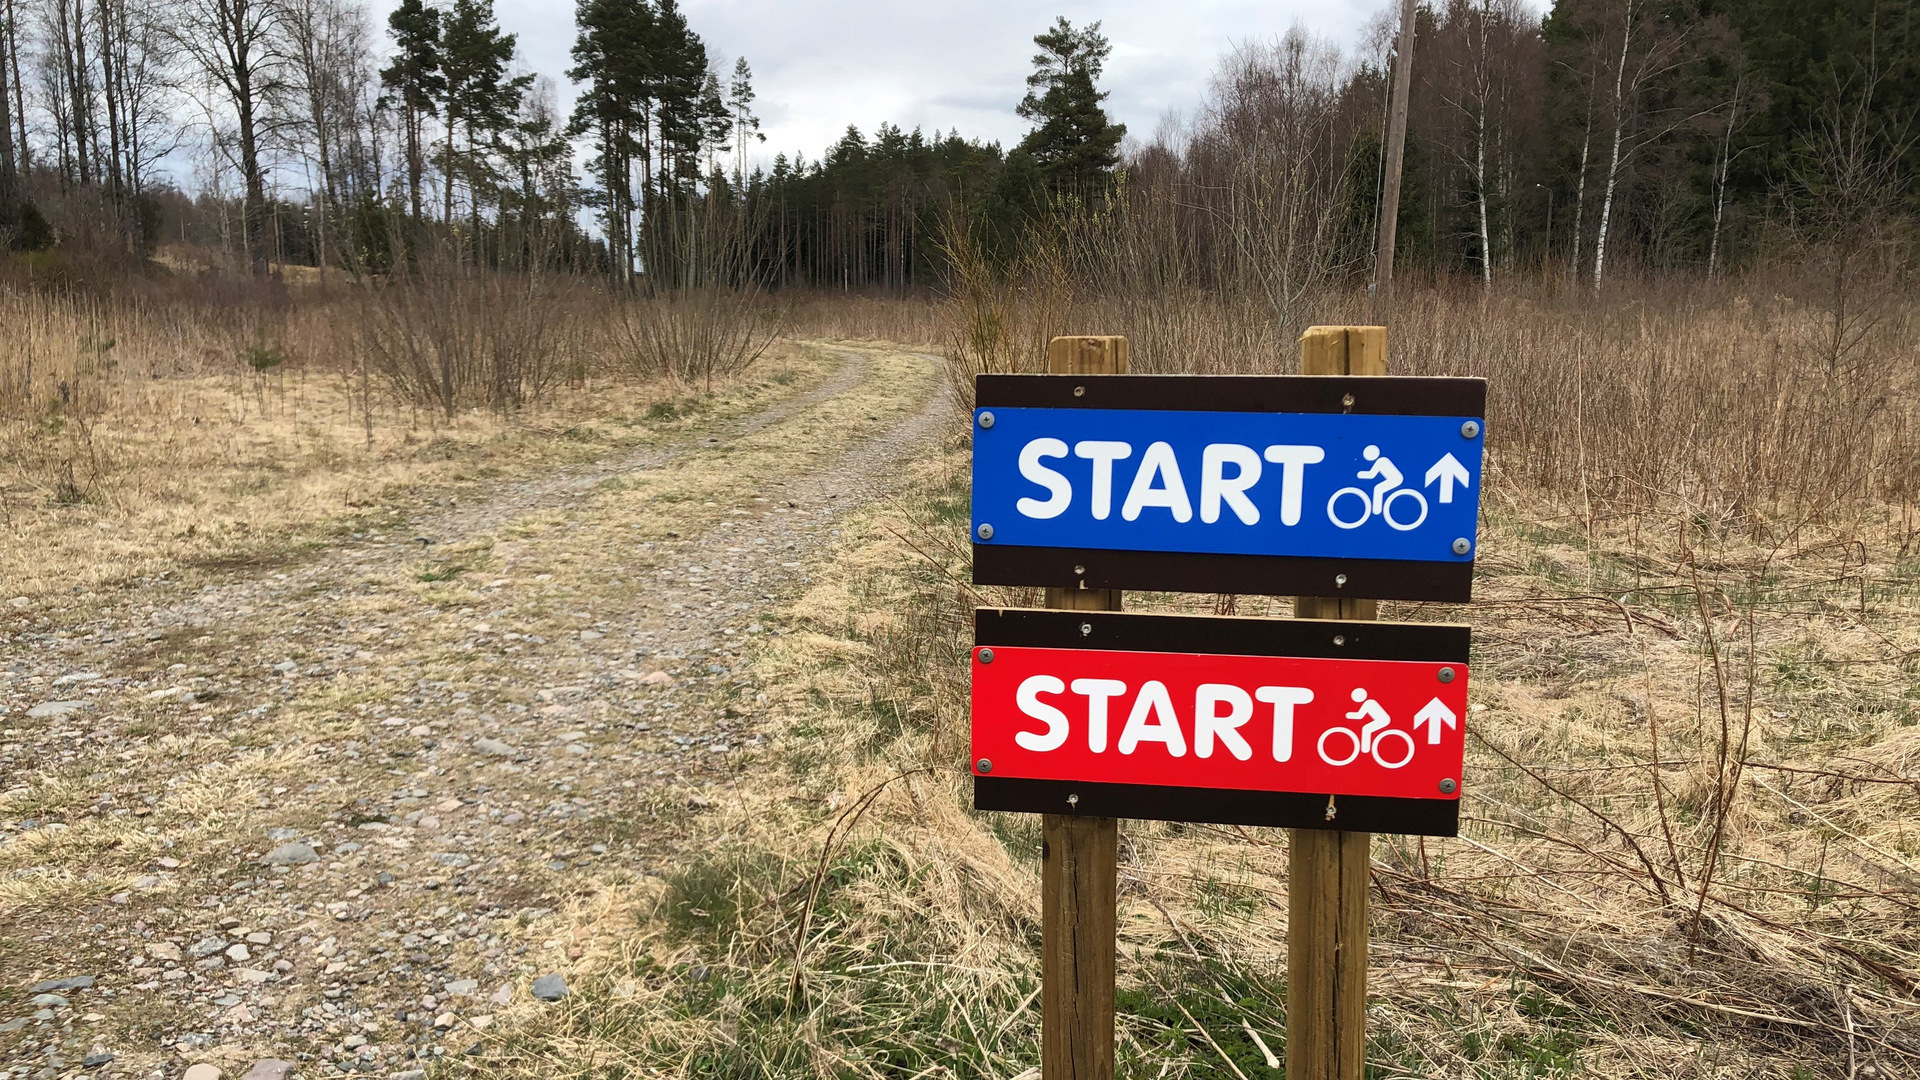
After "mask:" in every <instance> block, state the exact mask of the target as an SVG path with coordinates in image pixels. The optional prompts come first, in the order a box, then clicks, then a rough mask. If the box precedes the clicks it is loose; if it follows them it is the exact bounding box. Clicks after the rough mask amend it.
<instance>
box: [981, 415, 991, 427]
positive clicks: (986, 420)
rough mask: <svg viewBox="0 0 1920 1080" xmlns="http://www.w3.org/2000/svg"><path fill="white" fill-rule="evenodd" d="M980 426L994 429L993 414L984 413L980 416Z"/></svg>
mask: <svg viewBox="0 0 1920 1080" xmlns="http://www.w3.org/2000/svg"><path fill="white" fill-rule="evenodd" d="M980 426H981V427H983V428H990V427H992V426H993V414H992V413H990V412H983V413H981V414H980Z"/></svg>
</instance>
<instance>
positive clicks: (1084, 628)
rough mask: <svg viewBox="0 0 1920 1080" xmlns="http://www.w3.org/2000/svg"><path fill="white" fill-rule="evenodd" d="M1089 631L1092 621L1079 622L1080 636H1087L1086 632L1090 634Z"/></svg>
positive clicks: (1090, 630) (1091, 629)
mask: <svg viewBox="0 0 1920 1080" xmlns="http://www.w3.org/2000/svg"><path fill="white" fill-rule="evenodd" d="M1091 633H1093V624H1092V623H1090V622H1083V623H1081V624H1080V636H1081V637H1086V636H1087V635H1088V634H1091Z"/></svg>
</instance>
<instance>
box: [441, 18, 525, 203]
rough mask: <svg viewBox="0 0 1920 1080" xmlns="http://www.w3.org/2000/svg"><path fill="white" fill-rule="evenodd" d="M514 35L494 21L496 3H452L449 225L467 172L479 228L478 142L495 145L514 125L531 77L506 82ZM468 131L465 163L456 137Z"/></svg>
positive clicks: (447, 46)
mask: <svg viewBox="0 0 1920 1080" xmlns="http://www.w3.org/2000/svg"><path fill="white" fill-rule="evenodd" d="M514 41H515V35H513V34H507V33H502V32H501V30H500V23H499V22H498V20H496V19H495V18H494V13H493V0H454V2H453V7H452V9H451V10H450V11H448V12H447V15H446V19H445V24H444V29H443V31H442V33H441V38H440V55H441V62H440V63H441V71H442V72H443V73H444V84H443V89H442V92H443V94H444V97H443V99H442V100H443V101H444V102H445V103H446V120H447V152H446V164H445V172H446V207H445V215H446V219H447V220H448V221H452V220H453V178H454V176H455V174H456V173H458V172H461V171H464V172H465V173H466V181H467V197H468V200H469V201H470V202H471V203H472V207H471V213H472V216H473V217H474V219H475V221H476V223H477V221H478V218H479V214H480V196H479V185H478V184H477V182H476V181H477V179H478V177H479V172H480V170H479V168H478V160H479V154H478V148H479V141H480V140H479V136H480V135H482V134H485V135H486V136H487V137H488V141H489V143H491V142H492V141H493V140H494V138H495V137H496V136H498V134H499V133H500V132H501V131H502V130H503V129H504V128H506V127H507V125H508V124H509V123H511V122H512V119H513V113H514V111H515V110H516V109H518V108H519V107H520V99H521V97H522V96H523V95H524V94H525V92H526V88H527V85H528V83H530V82H531V81H532V76H521V77H519V78H514V79H509V78H507V65H508V64H509V63H510V62H512V60H513V48H514ZM462 125H464V126H465V128H466V140H467V153H466V155H465V161H464V163H462V162H461V161H460V160H459V159H458V157H457V156H456V155H457V149H456V147H457V145H458V144H457V142H456V140H455V136H456V134H457V133H458V131H459V129H460V127H461V126H462Z"/></svg>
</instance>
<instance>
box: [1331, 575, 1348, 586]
mask: <svg viewBox="0 0 1920 1080" xmlns="http://www.w3.org/2000/svg"><path fill="white" fill-rule="evenodd" d="M1333 587H1334V588H1336V589H1344V588H1346V587H1347V575H1345V574H1335V575H1333Z"/></svg>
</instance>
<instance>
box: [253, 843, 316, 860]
mask: <svg viewBox="0 0 1920 1080" xmlns="http://www.w3.org/2000/svg"><path fill="white" fill-rule="evenodd" d="M260 861H261V862H263V863H266V864H267V865H268V866H296V865H300V864H303V863H316V862H319V861H320V853H319V852H317V851H315V850H313V848H312V846H311V845H308V844H302V843H299V842H297V841H296V842H294V843H291V844H281V845H280V846H279V847H277V848H274V849H273V850H272V851H269V852H267V854H266V855H265V856H264V857H263V858H262V859H261V860H260Z"/></svg>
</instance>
